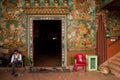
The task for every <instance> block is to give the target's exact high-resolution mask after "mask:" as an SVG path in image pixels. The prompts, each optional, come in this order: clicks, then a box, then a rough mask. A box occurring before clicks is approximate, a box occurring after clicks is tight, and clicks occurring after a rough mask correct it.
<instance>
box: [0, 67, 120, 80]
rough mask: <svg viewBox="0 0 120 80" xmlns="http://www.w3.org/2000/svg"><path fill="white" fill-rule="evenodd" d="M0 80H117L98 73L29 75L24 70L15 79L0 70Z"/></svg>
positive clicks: (79, 72)
mask: <svg viewBox="0 0 120 80" xmlns="http://www.w3.org/2000/svg"><path fill="white" fill-rule="evenodd" d="M0 80H119V79H118V78H116V77H115V76H114V75H112V74H109V75H104V74H102V73H100V72H98V71H86V72H84V71H82V70H81V71H78V72H44V73H40V72H38V73H30V72H29V71H28V70H26V71H25V72H24V73H23V75H22V74H21V75H19V76H17V77H15V76H13V75H11V71H8V70H7V69H6V68H0Z"/></svg>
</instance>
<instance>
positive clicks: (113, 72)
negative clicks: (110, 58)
mask: <svg viewBox="0 0 120 80" xmlns="http://www.w3.org/2000/svg"><path fill="white" fill-rule="evenodd" d="M111 73H112V74H114V75H115V76H116V77H117V78H118V79H120V72H117V71H116V70H114V69H111Z"/></svg>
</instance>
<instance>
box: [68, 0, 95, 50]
mask: <svg viewBox="0 0 120 80" xmlns="http://www.w3.org/2000/svg"><path fill="white" fill-rule="evenodd" d="M95 35H96V32H95V2H94V1H93V0H74V1H73V10H72V12H71V13H70V14H69V15H68V25H67V38H68V40H67V41H68V51H86V50H87V51H89V50H94V47H95Z"/></svg>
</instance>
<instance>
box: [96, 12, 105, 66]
mask: <svg viewBox="0 0 120 80" xmlns="http://www.w3.org/2000/svg"><path fill="white" fill-rule="evenodd" d="M105 29H106V27H105V15H104V14H103V13H98V14H97V30H96V32H97V33H96V55H97V56H98V65H100V64H102V63H103V62H104V61H105V60H106V58H107V45H106V44H107V43H106V35H105V34H106V31H105Z"/></svg>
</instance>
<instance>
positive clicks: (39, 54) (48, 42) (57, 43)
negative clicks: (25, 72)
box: [33, 20, 62, 67]
mask: <svg viewBox="0 0 120 80" xmlns="http://www.w3.org/2000/svg"><path fill="white" fill-rule="evenodd" d="M33 36H34V37H33V45H34V47H33V63H34V66H39V67H60V66H61V54H62V52H61V20H34V21H33Z"/></svg>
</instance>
